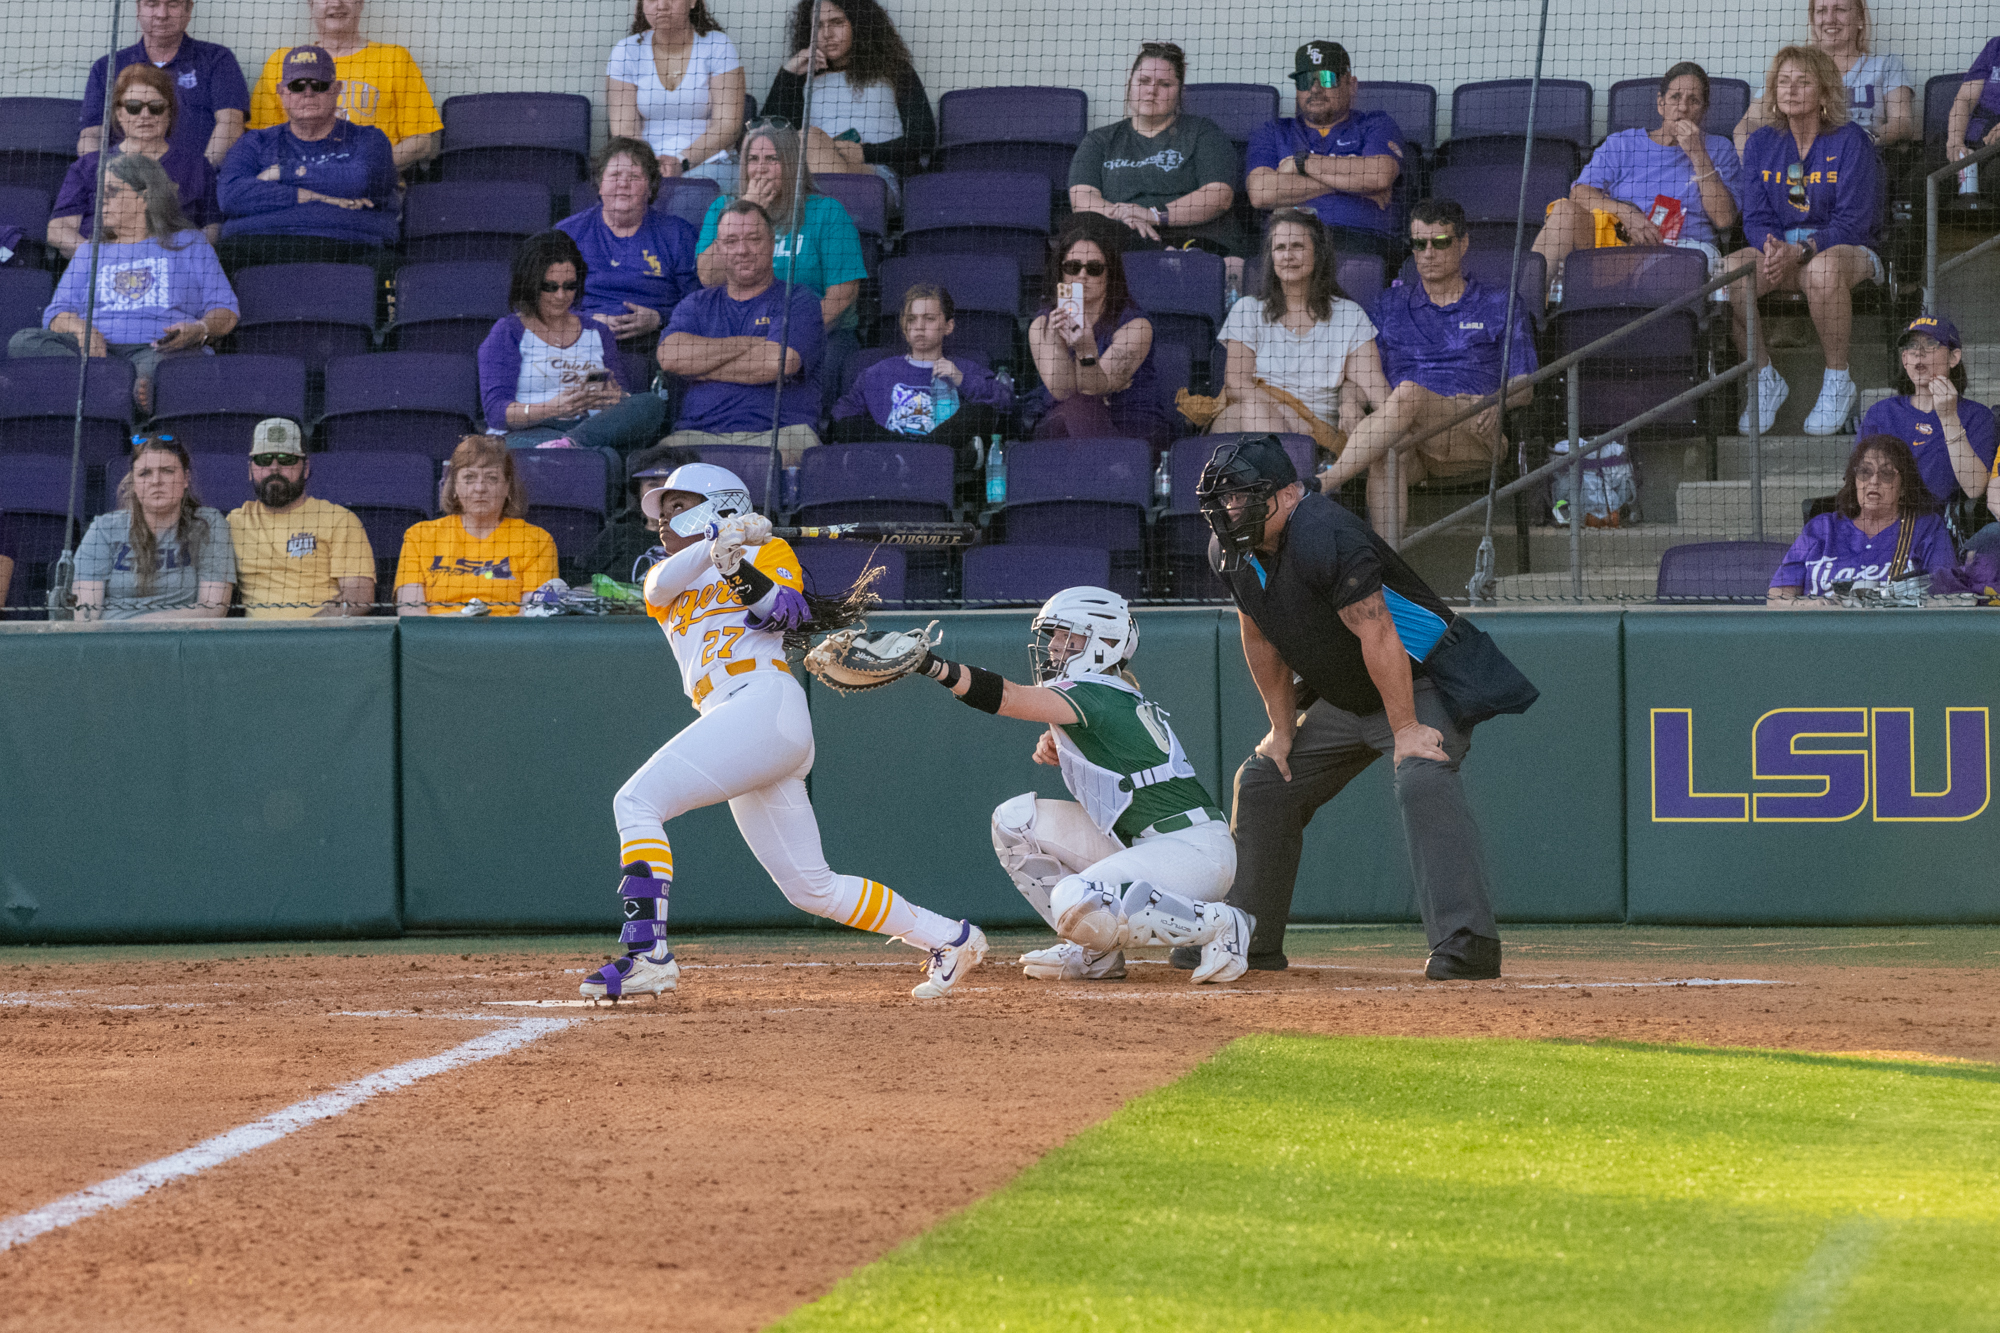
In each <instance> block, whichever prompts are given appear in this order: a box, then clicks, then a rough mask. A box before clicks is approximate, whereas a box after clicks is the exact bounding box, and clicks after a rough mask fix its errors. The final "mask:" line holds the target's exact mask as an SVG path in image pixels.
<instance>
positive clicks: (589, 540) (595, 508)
mask: <svg viewBox="0 0 2000 1333" xmlns="http://www.w3.org/2000/svg"><path fill="white" fill-rule="evenodd" d="M514 466H515V468H516V469H517V470H518V471H519V472H520V474H521V482H522V486H523V488H524V489H525V490H526V491H527V493H528V521H529V522H530V523H533V524H534V525H535V526H536V527H538V528H542V529H544V530H546V531H547V532H548V534H549V535H550V536H551V537H554V538H555V539H556V554H557V555H558V556H560V557H561V558H563V559H565V560H573V559H575V558H576V557H578V556H580V555H584V554H586V553H587V552H588V551H589V550H590V548H591V546H592V544H593V543H595V542H596V541H597V538H598V534H600V533H601V532H603V531H604V514H605V490H606V487H607V485H608V484H609V483H608V481H607V479H606V477H607V464H606V459H605V457H604V455H603V454H601V453H599V452H598V451H597V450H595V449H516V450H514Z"/></svg>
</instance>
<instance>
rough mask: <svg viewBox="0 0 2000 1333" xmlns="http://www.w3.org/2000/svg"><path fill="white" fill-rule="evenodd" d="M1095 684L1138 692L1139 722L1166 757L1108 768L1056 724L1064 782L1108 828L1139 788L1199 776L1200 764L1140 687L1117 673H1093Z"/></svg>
mask: <svg viewBox="0 0 2000 1333" xmlns="http://www.w3.org/2000/svg"><path fill="white" fill-rule="evenodd" d="M1089 683H1090V684H1092V685H1108V686H1110V687H1112V688H1114V689H1117V690H1121V691H1123V692H1125V693H1127V694H1130V695H1131V696H1132V708H1133V714H1134V718H1135V725H1142V726H1144V727H1145V729H1146V732H1147V734H1148V735H1149V736H1151V737H1152V739H1153V741H1154V743H1155V744H1156V745H1158V746H1159V751H1160V755H1161V757H1162V758H1163V759H1164V760H1165V761H1166V762H1164V763H1161V764H1156V765H1154V766H1153V767H1151V768H1143V769H1137V770H1134V771H1132V772H1120V771H1119V770H1117V769H1114V768H1106V767H1104V766H1103V765H1102V764H1098V763H1094V762H1092V761H1091V760H1090V759H1089V758H1087V757H1085V755H1084V753H1083V751H1082V750H1081V749H1079V748H1077V744H1076V742H1075V741H1074V740H1072V739H1071V738H1070V735H1069V733H1068V732H1067V731H1065V730H1063V729H1062V728H1061V727H1057V728H1056V729H1055V734H1056V761H1057V763H1059V764H1060V765H1061V766H1062V776H1063V785H1064V786H1066V787H1068V788H1069V793H1070V795H1072V796H1074V797H1076V800H1077V804H1079V805H1081V806H1082V807H1083V811H1084V813H1085V814H1087V815H1089V816H1090V822H1091V823H1093V824H1095V825H1097V827H1098V830H1099V831H1100V832H1103V833H1109V832H1111V828H1112V826H1113V825H1114V824H1116V823H1117V822H1118V820H1119V817H1120V816H1121V815H1123V814H1124V813H1125V811H1126V810H1127V809H1128V808H1130V806H1131V804H1132V797H1133V795H1134V793H1136V792H1138V791H1139V790H1140V789H1141V788H1144V787H1152V786H1156V785H1158V784H1159V783H1162V782H1168V781H1171V780H1172V779H1174V778H1192V777H1197V776H1198V774H1196V772H1195V768H1194V765H1193V764H1191V763H1189V762H1188V757H1187V753H1186V751H1184V750H1182V749H1181V741H1180V737H1178V736H1176V735H1174V729H1173V728H1172V727H1171V726H1169V725H1168V724H1167V721H1166V718H1165V717H1164V715H1162V714H1161V712H1160V710H1159V709H1157V708H1155V707H1153V706H1152V705H1151V704H1149V703H1147V702H1146V701H1145V699H1144V698H1143V697H1141V696H1140V694H1139V692H1138V691H1137V690H1134V689H1133V688H1132V687H1131V686H1129V685H1127V684H1125V682H1123V681H1121V680H1117V679H1115V678H1110V677H1107V678H1104V679H1093V680H1091V681H1090V682H1089Z"/></svg>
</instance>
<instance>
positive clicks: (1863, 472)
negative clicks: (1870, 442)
mask: <svg viewBox="0 0 2000 1333" xmlns="http://www.w3.org/2000/svg"><path fill="white" fill-rule="evenodd" d="M1899 475H1901V474H1899V473H1898V472H1897V471H1896V468H1895V465H1894V464H1890V463H1885V464H1884V465H1882V466H1881V467H1870V466H1869V465H1868V464H1866V463H1863V464H1862V465H1861V466H1860V467H1857V468H1855V469H1854V479H1855V480H1856V481H1887V480H1889V478H1891V477H1895V476H1899Z"/></svg>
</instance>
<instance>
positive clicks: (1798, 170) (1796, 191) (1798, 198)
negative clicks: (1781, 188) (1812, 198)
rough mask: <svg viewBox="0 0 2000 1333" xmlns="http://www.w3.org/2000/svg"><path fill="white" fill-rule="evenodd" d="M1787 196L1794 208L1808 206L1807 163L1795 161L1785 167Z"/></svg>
mask: <svg viewBox="0 0 2000 1333" xmlns="http://www.w3.org/2000/svg"><path fill="white" fill-rule="evenodd" d="M1785 197H1786V198H1787V199H1790V200H1791V201H1792V206H1793V207H1794V208H1804V207H1805V206H1806V164H1805V163H1803V162H1794V163H1792V165H1790V166H1789V167H1786V168H1785Z"/></svg>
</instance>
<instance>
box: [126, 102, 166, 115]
mask: <svg viewBox="0 0 2000 1333" xmlns="http://www.w3.org/2000/svg"><path fill="white" fill-rule="evenodd" d="M119 106H121V107H123V108H124V111H125V114H126V115H128V116H164V115H166V114H167V104H166V103H165V102H120V103H119Z"/></svg>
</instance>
